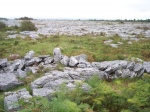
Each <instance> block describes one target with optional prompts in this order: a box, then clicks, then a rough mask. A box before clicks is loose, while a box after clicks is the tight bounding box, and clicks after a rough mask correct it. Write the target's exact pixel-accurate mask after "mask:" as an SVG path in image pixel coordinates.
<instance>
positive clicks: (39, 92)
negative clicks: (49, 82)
mask: <svg viewBox="0 0 150 112" xmlns="http://www.w3.org/2000/svg"><path fill="white" fill-rule="evenodd" d="M54 92H55V91H53V90H51V89H50V88H37V89H33V96H42V97H45V96H48V95H50V94H53V93H54Z"/></svg>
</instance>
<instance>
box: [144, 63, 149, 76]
mask: <svg viewBox="0 0 150 112" xmlns="http://www.w3.org/2000/svg"><path fill="white" fill-rule="evenodd" d="M143 67H144V69H145V71H146V73H148V74H150V62H144V63H143Z"/></svg>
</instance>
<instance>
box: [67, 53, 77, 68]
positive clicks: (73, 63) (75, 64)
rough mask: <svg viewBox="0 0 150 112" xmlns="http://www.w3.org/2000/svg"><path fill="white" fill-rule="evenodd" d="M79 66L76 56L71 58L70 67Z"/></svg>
mask: <svg viewBox="0 0 150 112" xmlns="http://www.w3.org/2000/svg"><path fill="white" fill-rule="evenodd" d="M77 64H79V62H78V60H77V59H76V58H75V57H74V56H71V57H70V61H69V66H71V67H75V66H77Z"/></svg>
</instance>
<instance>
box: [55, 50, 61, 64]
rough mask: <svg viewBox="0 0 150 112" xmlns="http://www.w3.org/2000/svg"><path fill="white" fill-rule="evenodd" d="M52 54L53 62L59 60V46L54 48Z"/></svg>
mask: <svg viewBox="0 0 150 112" xmlns="http://www.w3.org/2000/svg"><path fill="white" fill-rule="evenodd" d="M53 55H54V62H55V63H58V62H60V60H61V57H62V55H61V51H60V48H54V50H53Z"/></svg>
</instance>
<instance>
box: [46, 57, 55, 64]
mask: <svg viewBox="0 0 150 112" xmlns="http://www.w3.org/2000/svg"><path fill="white" fill-rule="evenodd" d="M52 62H54V59H53V58H52V57H46V58H45V59H44V64H45V65H47V64H50V63H52Z"/></svg>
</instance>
